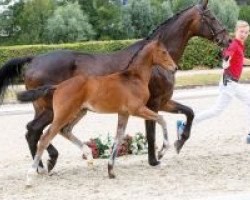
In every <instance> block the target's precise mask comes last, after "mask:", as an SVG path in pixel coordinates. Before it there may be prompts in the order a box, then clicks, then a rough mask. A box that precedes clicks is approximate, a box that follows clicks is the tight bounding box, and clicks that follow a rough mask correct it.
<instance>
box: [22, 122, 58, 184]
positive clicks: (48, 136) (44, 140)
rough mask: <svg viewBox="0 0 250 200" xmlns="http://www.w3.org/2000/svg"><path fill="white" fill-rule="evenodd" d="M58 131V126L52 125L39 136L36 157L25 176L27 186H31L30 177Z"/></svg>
mask: <svg viewBox="0 0 250 200" xmlns="http://www.w3.org/2000/svg"><path fill="white" fill-rule="evenodd" d="M59 130H60V127H59V126H57V125H54V124H52V125H51V126H50V127H49V129H48V130H47V131H46V133H45V134H43V135H42V136H41V138H40V140H39V143H38V145H37V151H36V155H35V157H34V161H33V164H32V166H31V169H30V170H29V171H28V174H27V182H26V185H27V186H30V185H31V181H32V177H31V176H32V175H33V174H34V172H35V171H36V170H37V168H38V165H39V162H40V161H41V158H42V154H43V152H44V150H45V149H46V148H47V147H48V146H49V143H50V141H51V140H52V139H53V138H54V137H55V136H56V134H57V133H58V132H59Z"/></svg>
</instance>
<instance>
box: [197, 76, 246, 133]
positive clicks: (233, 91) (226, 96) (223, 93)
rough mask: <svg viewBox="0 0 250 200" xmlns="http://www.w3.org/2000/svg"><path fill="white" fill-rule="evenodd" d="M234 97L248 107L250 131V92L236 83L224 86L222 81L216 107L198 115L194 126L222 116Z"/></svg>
mask: <svg viewBox="0 0 250 200" xmlns="http://www.w3.org/2000/svg"><path fill="white" fill-rule="evenodd" d="M233 97H236V98H238V99H239V100H241V101H242V102H243V103H244V104H245V105H246V106H247V110H246V111H247V124H248V128H249V131H250V91H249V90H248V89H247V88H246V87H245V86H244V85H240V84H239V83H236V82H234V81H230V82H228V83H227V86H224V85H223V81H222V80H221V81H220V84H219V96H218V98H217V100H216V103H215V105H213V106H212V107H211V108H210V109H208V110H205V111H202V112H199V113H197V114H196V115H195V118H194V124H196V123H199V122H201V121H203V120H206V119H210V118H212V117H214V116H218V115H219V114H221V113H222V111H223V110H224V109H225V108H226V107H227V106H228V105H229V103H230V102H231V100H232V99H233Z"/></svg>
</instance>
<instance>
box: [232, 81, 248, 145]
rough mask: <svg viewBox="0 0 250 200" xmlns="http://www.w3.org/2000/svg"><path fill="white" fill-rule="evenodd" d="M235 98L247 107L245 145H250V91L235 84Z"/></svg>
mask: <svg viewBox="0 0 250 200" xmlns="http://www.w3.org/2000/svg"><path fill="white" fill-rule="evenodd" d="M235 88H236V89H235V90H236V91H235V96H236V97H237V98H238V99H240V100H241V101H242V102H243V103H244V104H245V105H246V106H247V110H246V111H247V125H248V130H249V132H248V136H247V143H250V91H249V90H248V89H247V88H246V87H245V86H243V85H240V84H236V87H235Z"/></svg>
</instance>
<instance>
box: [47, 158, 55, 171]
mask: <svg viewBox="0 0 250 200" xmlns="http://www.w3.org/2000/svg"><path fill="white" fill-rule="evenodd" d="M56 162H57V158H55V159H49V160H48V161H47V166H48V172H49V173H50V172H51V170H52V169H54V167H55V165H56Z"/></svg>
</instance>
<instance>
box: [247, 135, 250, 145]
mask: <svg viewBox="0 0 250 200" xmlns="http://www.w3.org/2000/svg"><path fill="white" fill-rule="evenodd" d="M247 144H250V133H249V134H248V135H247Z"/></svg>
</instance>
